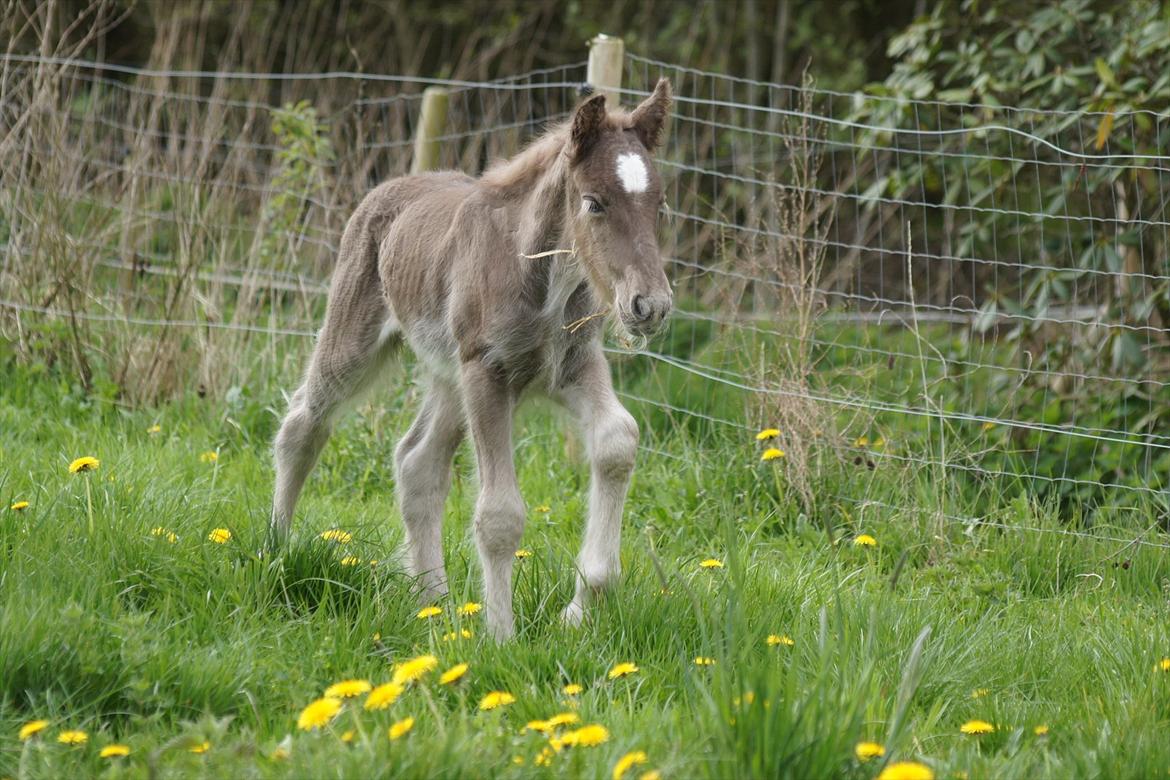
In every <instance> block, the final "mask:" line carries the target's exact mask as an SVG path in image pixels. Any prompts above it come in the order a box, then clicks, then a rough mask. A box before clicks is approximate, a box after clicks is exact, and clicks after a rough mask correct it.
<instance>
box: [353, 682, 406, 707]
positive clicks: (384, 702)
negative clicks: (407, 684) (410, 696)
mask: <svg viewBox="0 0 1170 780" xmlns="http://www.w3.org/2000/svg"><path fill="white" fill-rule="evenodd" d="M404 690H406V689H405V688H403V687H402V686H401V685H399V684H398V683H393V682H388V683H383V684H381V685H379V686H378V687H377V688H374V689H373V690H371V691H370V695H369V696H367V697H366V703H365V704H363V705H362V706H363V707H364V708H365V709H367V710H384V709H386V708H387V707H389V706H390V705H391V704H393V703H394V702H396V701H398V697H399V696H401V695H402V692H403V691H404Z"/></svg>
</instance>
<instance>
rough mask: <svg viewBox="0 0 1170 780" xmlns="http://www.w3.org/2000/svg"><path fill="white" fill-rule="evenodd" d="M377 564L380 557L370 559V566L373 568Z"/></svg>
mask: <svg viewBox="0 0 1170 780" xmlns="http://www.w3.org/2000/svg"><path fill="white" fill-rule="evenodd" d="M377 566H378V559H377V558H374V559H373V560H371V561H370V568H371V569H374V568H377Z"/></svg>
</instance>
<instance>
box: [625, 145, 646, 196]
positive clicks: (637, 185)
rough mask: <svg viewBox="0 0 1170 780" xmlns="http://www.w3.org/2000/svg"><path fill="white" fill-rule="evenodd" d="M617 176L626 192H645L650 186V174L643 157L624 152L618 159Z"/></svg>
mask: <svg viewBox="0 0 1170 780" xmlns="http://www.w3.org/2000/svg"><path fill="white" fill-rule="evenodd" d="M617 175H618V178H619V179H621V181H622V186H623V187H624V188H625V190H626V192H645V191H646V188H647V187H649V186H650V172H649V171H647V170H646V162H645V161H644V160H643V159H642V156H641V155H638V154H634V153H633V152H623V153H621V154H619V155H618V158H617Z"/></svg>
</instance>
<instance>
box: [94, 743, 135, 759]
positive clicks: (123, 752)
mask: <svg viewBox="0 0 1170 780" xmlns="http://www.w3.org/2000/svg"><path fill="white" fill-rule="evenodd" d="M128 755H130V746H129V745H106V746H105V747H104V748H102V750H101V752H100V753H98V758H123V757H125V756H128Z"/></svg>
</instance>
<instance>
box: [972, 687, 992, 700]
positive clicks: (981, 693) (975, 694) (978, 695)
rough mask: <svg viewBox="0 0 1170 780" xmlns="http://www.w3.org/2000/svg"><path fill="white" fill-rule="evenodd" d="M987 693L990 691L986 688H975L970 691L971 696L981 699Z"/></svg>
mask: <svg viewBox="0 0 1170 780" xmlns="http://www.w3.org/2000/svg"><path fill="white" fill-rule="evenodd" d="M989 693H991V691H989V690H987V689H986V688H976V689H975V690H973V691H971V698H972V699H982V698H983V697H984V696H986V695H987V694H989Z"/></svg>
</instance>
